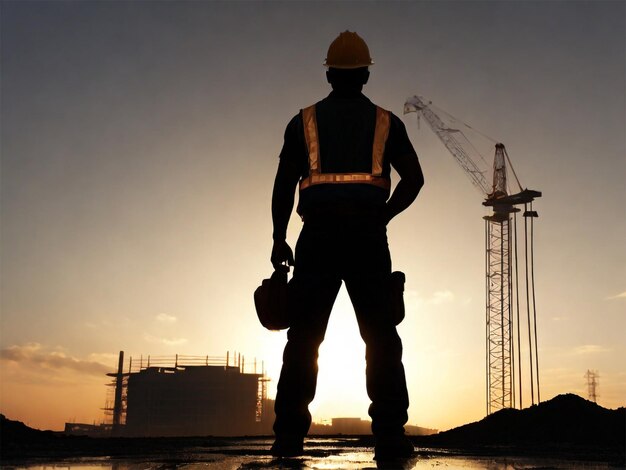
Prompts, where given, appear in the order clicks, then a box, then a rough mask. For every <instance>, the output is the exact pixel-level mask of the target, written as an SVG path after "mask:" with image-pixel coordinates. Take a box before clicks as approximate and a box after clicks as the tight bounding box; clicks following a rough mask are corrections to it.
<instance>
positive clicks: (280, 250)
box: [270, 240, 293, 271]
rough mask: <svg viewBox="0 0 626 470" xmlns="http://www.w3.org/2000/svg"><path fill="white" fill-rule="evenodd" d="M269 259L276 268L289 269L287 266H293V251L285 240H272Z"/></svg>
mask: <svg viewBox="0 0 626 470" xmlns="http://www.w3.org/2000/svg"><path fill="white" fill-rule="evenodd" d="M270 260H271V261H272V266H274V269H276V270H286V271H289V266H293V251H291V247H290V246H289V245H288V244H287V242H286V241H285V240H274V246H273V247H272V257H271V258H270Z"/></svg>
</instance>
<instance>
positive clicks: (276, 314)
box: [254, 268, 289, 331]
mask: <svg viewBox="0 0 626 470" xmlns="http://www.w3.org/2000/svg"><path fill="white" fill-rule="evenodd" d="M288 272H289V269H288V268H286V269H285V270H276V271H274V273H273V274H272V276H271V277H270V278H269V279H263V282H262V283H261V285H260V286H259V287H257V289H256V290H255V291H254V305H255V307H256V313H257V316H258V317H259V321H260V322H261V325H263V326H264V327H265V328H267V329H268V330H272V331H277V330H284V329H285V328H289V309H288V302H287V297H288V295H287V290H288V282H287V273H288Z"/></svg>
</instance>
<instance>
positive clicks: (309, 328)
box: [274, 218, 409, 438]
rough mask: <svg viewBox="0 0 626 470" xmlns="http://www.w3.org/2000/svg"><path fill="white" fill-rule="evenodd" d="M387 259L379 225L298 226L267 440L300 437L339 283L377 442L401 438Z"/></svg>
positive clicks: (403, 405) (400, 385)
mask: <svg viewBox="0 0 626 470" xmlns="http://www.w3.org/2000/svg"><path fill="white" fill-rule="evenodd" d="M390 273H391V258H390V255H389V248H388V245H387V234H386V228H385V225H384V224H383V223H379V222H378V223H377V222H374V221H371V220H359V219H355V220H350V219H348V220H346V219H342V220H340V221H337V220H332V219H330V220H323V219H322V220H314V221H311V222H309V221H308V220H307V219H306V218H305V223H304V227H303V229H302V232H301V234H300V237H299V239H298V243H297V245H296V253H295V269H294V276H293V279H292V281H291V284H290V289H291V290H290V304H291V307H292V308H293V311H292V325H291V327H290V328H289V331H288V333H287V338H288V341H287V345H286V346H285V351H284V354H283V367H282V371H281V374H280V380H279V382H278V391H277V395H276V403H275V411H276V421H275V423H274V432H275V434H276V435H277V436H284V435H288V436H293V437H296V438H299V437H304V436H305V435H306V434H307V432H308V430H309V427H310V425H311V414H310V412H309V410H308V405H309V403H311V401H313V398H314V396H315V388H316V382H317V371H318V368H317V358H318V348H319V346H320V344H321V343H322V341H323V340H324V335H325V332H326V326H327V324H328V319H329V316H330V312H331V309H332V307H333V303H334V301H335V298H336V297H337V293H338V292H339V288H340V287H341V281H342V280H343V281H344V282H345V284H346V289H347V291H348V294H349V296H350V300H351V301H352V304H353V306H354V310H355V313H356V317H357V321H358V325H359V331H360V334H361V337H362V338H363V340H364V341H365V345H366V352H365V357H366V361H367V368H366V384H367V393H368V395H369V398H370V399H371V405H370V407H369V415H370V417H371V418H372V432H373V433H374V435H376V436H381V435H385V436H389V435H398V434H402V433H404V427H403V426H404V424H405V423H406V421H407V419H408V416H407V409H408V406H409V399H408V393H407V389H406V380H405V375H404V367H403V366H402V343H401V340H400V337H399V336H398V333H397V331H396V327H395V324H394V321H393V315H392V313H391V311H390V302H389V275H390Z"/></svg>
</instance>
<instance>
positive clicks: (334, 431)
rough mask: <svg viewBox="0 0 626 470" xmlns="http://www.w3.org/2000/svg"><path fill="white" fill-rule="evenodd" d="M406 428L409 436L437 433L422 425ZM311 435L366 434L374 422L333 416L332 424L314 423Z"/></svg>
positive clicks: (370, 430) (406, 425)
mask: <svg viewBox="0 0 626 470" xmlns="http://www.w3.org/2000/svg"><path fill="white" fill-rule="evenodd" d="M404 430H405V432H406V434H407V435H409V436H428V435H431V434H437V432H438V431H437V430H436V429H429V428H423V427H420V426H412V425H409V424H405V425H404ZM309 434H311V435H318V436H319V435H338V434H343V435H345V436H366V435H370V434H372V422H371V421H370V420H368V419H361V418H333V419H332V421H331V424H322V423H312V424H311V429H310V431H309Z"/></svg>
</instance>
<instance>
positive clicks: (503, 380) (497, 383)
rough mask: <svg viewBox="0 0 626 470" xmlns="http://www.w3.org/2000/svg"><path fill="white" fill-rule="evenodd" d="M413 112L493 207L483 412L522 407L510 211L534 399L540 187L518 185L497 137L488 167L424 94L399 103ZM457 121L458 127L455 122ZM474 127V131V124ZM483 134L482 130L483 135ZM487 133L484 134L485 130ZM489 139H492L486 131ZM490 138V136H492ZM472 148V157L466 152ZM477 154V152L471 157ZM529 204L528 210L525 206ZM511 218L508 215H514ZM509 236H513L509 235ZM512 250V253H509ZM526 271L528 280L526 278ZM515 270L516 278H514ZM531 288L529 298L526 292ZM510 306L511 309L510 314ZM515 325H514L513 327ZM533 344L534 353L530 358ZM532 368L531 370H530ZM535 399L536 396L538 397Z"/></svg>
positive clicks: (488, 241) (487, 266)
mask: <svg viewBox="0 0 626 470" xmlns="http://www.w3.org/2000/svg"><path fill="white" fill-rule="evenodd" d="M410 112H415V113H417V116H418V124H419V117H420V115H421V116H423V117H424V119H425V120H426V122H427V123H428V125H429V126H430V127H431V129H432V130H433V132H435V134H436V135H437V137H439V139H440V140H441V142H442V143H443V144H444V146H445V147H446V148H447V149H448V151H449V152H450V153H451V154H452V156H453V157H454V158H455V160H456V161H457V163H458V164H459V165H460V166H461V168H462V169H463V171H464V172H465V174H466V175H467V176H468V177H469V179H470V181H471V182H472V184H473V185H474V186H475V187H476V188H477V189H478V190H479V191H480V192H481V193H482V195H483V197H485V198H486V199H485V201H484V202H483V205H484V206H487V207H491V208H492V209H493V212H492V214H490V215H489V216H486V217H484V219H485V252H486V255H485V272H486V292H485V297H486V331H485V336H486V343H487V347H486V372H487V373H486V382H487V383H486V385H487V386H486V395H487V414H491V413H493V412H494V411H497V410H499V409H502V408H511V407H515V406H517V404H519V407H520V408H521V407H522V375H521V373H522V364H521V340H520V327H521V324H520V319H519V311H520V308H519V295H518V260H517V234H516V230H517V226H516V223H513V225H512V224H511V220H512V217H511V215H512V214H515V213H516V212H519V211H520V209H517V208H516V207H515V206H518V205H524V206H525V208H526V210H525V211H524V218H525V226H524V230H525V233H524V241H525V250H524V252H525V254H526V260H525V272H526V299H527V300H526V305H527V314H528V334H529V340H528V342H529V352H530V360H529V371H530V389H531V401H532V404H534V403H535V398H534V384H535V381H536V383H537V396H538V399H539V362H538V351H537V319H536V311H535V294H534V274H533V273H534V268H533V256H532V253H533V248H532V246H533V245H532V239H533V236H532V233H533V229H532V220H533V218H535V217H537V212H535V211H533V210H532V201H533V200H534V198H537V197H541V192H539V191H534V190H529V189H522V186H521V184H520V182H519V180H518V178H517V175H516V174H515V170H514V169H513V166H512V165H511V161H510V159H509V156H508V154H507V152H506V149H505V147H504V145H503V144H502V143H496V146H495V155H494V160H493V166H492V168H491V169H490V168H488V167H487V166H486V165H487V163H486V161H485V160H484V158H482V156H481V155H480V152H478V151H477V150H476V149H475V148H474V146H473V145H472V143H471V142H470V140H469V139H468V138H467V137H466V135H465V134H464V132H463V130H462V128H461V127H465V128H466V129H472V128H471V127H470V126H468V125H467V124H465V123H463V122H462V121H460V120H459V119H457V118H454V116H451V115H449V114H448V113H445V112H444V111H443V110H439V111H437V113H435V112H434V111H433V110H432V103H431V102H430V101H428V102H427V101H426V100H424V98H423V97H421V96H413V97H411V98H409V99H407V101H406V102H405V103H404V113H405V114H406V113H410ZM438 113H443V114H445V115H447V116H448V117H449V118H450V119H451V120H452V121H453V122H454V123H455V127H452V126H450V125H449V124H447V123H445V122H444V121H443V120H442V119H441V118H440V117H439V114H438ZM456 124H458V125H459V127H456ZM472 130H473V131H475V132H477V131H476V130H475V129H472ZM483 136H484V135H483ZM484 137H487V136H484ZM487 138H488V139H489V140H493V139H491V138H489V137H487ZM494 142H495V141H494ZM472 153H473V154H476V155H475V158H472V156H471V154H472ZM476 157H478V158H476ZM507 169H510V170H511V172H512V173H513V176H514V177H515V181H516V182H517V186H518V188H519V192H517V193H515V194H511V193H510V192H509V189H508V184H507ZM488 174H490V175H491V180H492V184H491V185H490V184H489V183H488V178H487V175H488ZM528 204H530V210H528ZM528 219H530V234H531V235H530V254H531V257H530V261H529V260H528V253H529V247H528V228H527V222H526V220H528ZM515 220H516V219H515V218H513V221H515ZM512 237H514V238H512ZM513 255H514V256H513ZM529 272H530V273H531V275H532V282H529V280H528V274H529ZM513 273H515V279H514V280H515V282H513ZM531 293H532V304H531V302H530V294H531ZM531 305H532V311H533V316H534V333H535V335H534V345H533V338H532V336H531V331H532V329H533V326H532V325H531ZM514 312H515V313H516V315H515V317H516V318H514V315H513V314H514ZM515 325H517V328H515ZM514 330H516V331H517V356H516V354H515V349H516V347H515V341H514ZM533 349H534V359H535V361H534V362H535V363H534V364H533ZM533 368H534V369H535V373H536V376H535V377H534V376H533ZM516 371H517V373H518V374H519V379H518V385H519V396H518V397H517V401H516V395H515V389H516V384H515V375H516ZM539 401H540V399H539Z"/></svg>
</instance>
